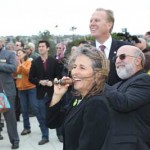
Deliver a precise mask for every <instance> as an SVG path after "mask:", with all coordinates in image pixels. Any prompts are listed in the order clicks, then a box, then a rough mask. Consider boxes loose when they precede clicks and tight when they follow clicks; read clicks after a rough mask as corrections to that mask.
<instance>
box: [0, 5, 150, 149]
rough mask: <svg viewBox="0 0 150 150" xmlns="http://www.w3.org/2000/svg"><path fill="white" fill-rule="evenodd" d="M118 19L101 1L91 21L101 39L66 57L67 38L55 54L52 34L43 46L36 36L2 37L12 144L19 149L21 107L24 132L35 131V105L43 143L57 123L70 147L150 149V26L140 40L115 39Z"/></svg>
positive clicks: (0, 65)
mask: <svg viewBox="0 0 150 150" xmlns="http://www.w3.org/2000/svg"><path fill="white" fill-rule="evenodd" d="M114 22H115V18H114V14H113V11H112V10H108V9H104V8H97V9H96V10H95V11H94V12H93V14H92V15H91V18H90V22H89V29H90V32H91V36H92V37H94V38H95V41H93V42H92V43H89V42H88V41H85V42H83V43H80V44H79V45H75V46H73V47H72V49H71V50H70V55H69V56H68V57H66V56H65V52H66V45H65V44H64V43H57V44H56V56H54V57H53V56H51V55H49V51H50V50H51V49H50V44H49V42H48V41H47V40H40V41H39V42H38V51H35V44H34V43H31V42H30V43H27V44H26V45H24V43H23V42H21V41H16V43H15V44H13V43H8V44H7V45H5V44H4V43H3V41H2V40H0V84H2V85H3V86H2V87H3V89H4V90H5V93H6V95H7V97H8V100H9V102H10V105H11V108H10V110H9V111H7V112H5V113H3V115H4V119H5V121H6V127H7V131H8V136H9V140H10V143H11V144H12V147H11V148H12V149H18V148H19V142H20V138H19V134H18V131H17V121H19V120H20V114H22V117H23V129H22V132H21V133H20V134H21V136H25V135H27V134H31V132H32V129H31V125H30V117H29V116H30V113H31V112H32V113H33V114H34V115H35V117H36V118H37V120H38V123H39V128H40V130H41V139H40V141H39V142H38V144H39V145H43V144H46V143H48V142H49V128H51V129H56V134H57V137H58V139H59V141H60V142H63V149H64V150H149V149H150V119H149V114H150V92H149V91H150V76H149V75H150V61H149V60H150V50H149V47H148V44H149V43H148V39H149V38H150V32H146V33H145V35H144V37H143V38H139V41H140V42H139V43H130V42H128V41H121V40H115V39H113V38H112V36H111V32H112V30H113V26H114ZM60 80H61V82H60ZM54 81H57V82H54ZM62 81H63V82H62ZM0 133H1V131H0ZM0 136H1V139H2V135H1V134H0ZM4 140H5V139H4Z"/></svg>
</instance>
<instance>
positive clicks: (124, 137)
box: [102, 45, 150, 150]
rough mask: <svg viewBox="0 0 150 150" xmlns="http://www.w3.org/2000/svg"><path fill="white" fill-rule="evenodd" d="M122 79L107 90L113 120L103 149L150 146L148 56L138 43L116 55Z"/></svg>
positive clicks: (148, 148) (135, 149)
mask: <svg viewBox="0 0 150 150" xmlns="http://www.w3.org/2000/svg"><path fill="white" fill-rule="evenodd" d="M114 60H115V66H116V71H117V74H118V76H119V77H120V78H121V79H122V81H120V82H118V83H116V84H114V85H113V86H111V87H110V86H106V89H105V91H104V93H105V95H106V97H107V99H108V103H109V106H110V111H111V124H110V126H111V127H110V129H109V131H108V132H109V134H108V135H107V138H106V141H105V144H104V147H103V149H102V150H150V117H149V116H150V76H149V75H148V74H147V73H146V72H145V71H144V69H143V67H144V63H145V57H144V54H143V53H142V51H141V50H140V49H139V48H137V47H135V46H130V45H126V46H122V47H120V48H119V49H118V51H117V54H116V57H115V59H114Z"/></svg>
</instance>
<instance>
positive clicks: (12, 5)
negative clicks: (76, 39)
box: [0, 0, 150, 36]
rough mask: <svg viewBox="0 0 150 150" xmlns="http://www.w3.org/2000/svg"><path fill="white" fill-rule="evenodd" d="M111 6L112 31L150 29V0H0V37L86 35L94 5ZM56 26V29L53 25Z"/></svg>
mask: <svg viewBox="0 0 150 150" xmlns="http://www.w3.org/2000/svg"><path fill="white" fill-rule="evenodd" d="M98 7H103V8H107V9H112V10H113V11H114V15H115V26H114V29H113V32H121V29H122V28H127V29H128V31H129V32H130V33H131V34H144V33H145V32H146V31H148V30H150V0H53V1H52V0H1V4H0V14H1V25H0V36H6V35H14V36H16V35H33V34H38V33H39V31H42V32H43V31H44V30H49V31H50V33H51V34H57V35H64V34H72V31H70V28H71V27H72V26H75V27H77V29H76V30H75V31H74V34H83V35H85V34H90V32H89V20H90V17H91V14H92V13H93V12H94V11H95V9H96V8H98ZM56 25H58V27H57V28H56V27H55V26H56Z"/></svg>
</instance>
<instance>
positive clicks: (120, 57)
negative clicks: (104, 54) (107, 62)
mask: <svg viewBox="0 0 150 150" xmlns="http://www.w3.org/2000/svg"><path fill="white" fill-rule="evenodd" d="M118 57H119V59H120V60H124V59H126V57H135V58H136V56H131V55H127V54H120V55H118V56H115V57H113V61H114V62H115V61H116V59H117V58H118Z"/></svg>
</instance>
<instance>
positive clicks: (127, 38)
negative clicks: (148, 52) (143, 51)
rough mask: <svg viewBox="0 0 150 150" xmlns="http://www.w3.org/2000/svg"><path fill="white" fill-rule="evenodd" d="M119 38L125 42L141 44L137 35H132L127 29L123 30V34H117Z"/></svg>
mask: <svg viewBox="0 0 150 150" xmlns="http://www.w3.org/2000/svg"><path fill="white" fill-rule="evenodd" d="M117 36H118V37H120V38H121V39H122V40H123V41H127V42H130V43H132V44H135V43H141V41H140V40H139V39H138V37H137V36H136V35H130V33H129V32H127V28H123V29H122V33H117Z"/></svg>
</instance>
